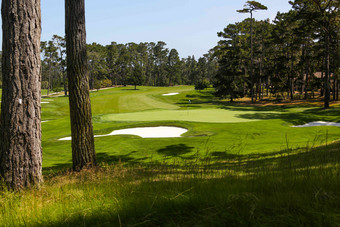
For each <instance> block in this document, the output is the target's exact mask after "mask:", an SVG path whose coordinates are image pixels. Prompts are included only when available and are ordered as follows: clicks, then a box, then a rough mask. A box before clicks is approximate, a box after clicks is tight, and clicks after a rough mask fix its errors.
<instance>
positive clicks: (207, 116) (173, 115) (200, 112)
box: [102, 109, 268, 123]
mask: <svg viewBox="0 0 340 227" xmlns="http://www.w3.org/2000/svg"><path fill="white" fill-rule="evenodd" d="M258 113H259V112H256V111H249V112H247V114H258ZM265 113H268V112H261V114H265ZM242 114H244V111H230V110H223V109H194V110H155V111H144V112H136V113H120V114H108V115H105V116H103V117H102V120H104V121H191V122H209V123H234V122H250V121H258V120H259V119H256V118H254V119H250V118H243V117H242Z"/></svg>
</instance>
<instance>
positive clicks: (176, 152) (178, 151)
mask: <svg viewBox="0 0 340 227" xmlns="http://www.w3.org/2000/svg"><path fill="white" fill-rule="evenodd" d="M193 148H194V147H189V146H187V145H185V144H175V145H169V146H166V147H165V148H162V149H159V150H158V151H157V152H158V153H159V154H162V155H165V156H172V157H179V156H180V155H184V154H187V153H190V152H192V149H193Z"/></svg>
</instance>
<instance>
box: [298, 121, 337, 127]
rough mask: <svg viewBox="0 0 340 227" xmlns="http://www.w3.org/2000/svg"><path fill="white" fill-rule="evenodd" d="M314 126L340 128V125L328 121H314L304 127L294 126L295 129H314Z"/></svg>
mask: <svg viewBox="0 0 340 227" xmlns="http://www.w3.org/2000/svg"><path fill="white" fill-rule="evenodd" d="M314 126H338V127H340V123H335V122H326V121H313V122H309V123H307V124H304V125H295V126H292V127H294V128H305V127H314Z"/></svg>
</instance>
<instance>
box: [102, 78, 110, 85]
mask: <svg viewBox="0 0 340 227" xmlns="http://www.w3.org/2000/svg"><path fill="white" fill-rule="evenodd" d="M111 86H112V80H109V79H105V80H102V81H101V87H111Z"/></svg>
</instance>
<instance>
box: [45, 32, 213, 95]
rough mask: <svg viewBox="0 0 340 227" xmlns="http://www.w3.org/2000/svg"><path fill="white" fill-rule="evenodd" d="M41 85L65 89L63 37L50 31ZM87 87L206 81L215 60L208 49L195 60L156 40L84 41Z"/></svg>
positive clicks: (197, 82)
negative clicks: (109, 42)
mask: <svg viewBox="0 0 340 227" xmlns="http://www.w3.org/2000/svg"><path fill="white" fill-rule="evenodd" d="M41 47H42V53H43V54H42V56H43V59H42V67H43V70H42V88H44V89H48V90H53V91H60V90H65V91H67V86H68V85H67V83H68V82H67V80H65V78H66V75H65V70H66V54H65V40H64V38H62V37H60V36H57V35H54V36H53V38H52V40H50V41H45V42H42V43H41ZM87 54H88V61H87V62H88V69H89V77H90V79H89V86H90V89H99V88H101V87H110V86H118V85H123V86H126V85H134V86H135V87H137V86H138V85H146V86H174V85H197V84H200V83H202V82H203V81H204V82H205V83H210V81H212V79H213V77H214V75H215V74H216V63H217V62H216V60H215V58H214V57H213V56H212V53H208V54H206V55H204V56H203V57H201V58H199V59H198V60H196V59H195V57H194V56H189V57H187V58H182V59H181V58H180V56H179V53H178V51H177V50H176V49H168V48H166V43H165V42H162V41H159V42H157V43H154V42H145V43H138V44H137V43H127V44H117V43H116V42H112V43H111V44H110V45H106V46H104V45H101V44H98V43H92V44H87Z"/></svg>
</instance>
